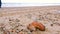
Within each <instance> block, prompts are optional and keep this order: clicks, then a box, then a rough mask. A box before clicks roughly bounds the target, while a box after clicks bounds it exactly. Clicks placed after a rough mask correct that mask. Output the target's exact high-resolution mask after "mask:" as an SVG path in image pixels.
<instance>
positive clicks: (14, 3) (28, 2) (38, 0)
mask: <svg viewBox="0 0 60 34" xmlns="http://www.w3.org/2000/svg"><path fill="white" fill-rule="evenodd" d="M7 3H8V4H7ZM51 5H60V0H2V7H20V6H22V7H23V6H51Z"/></svg>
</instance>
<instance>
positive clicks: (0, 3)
mask: <svg viewBox="0 0 60 34" xmlns="http://www.w3.org/2000/svg"><path fill="white" fill-rule="evenodd" d="M0 8H1V0H0Z"/></svg>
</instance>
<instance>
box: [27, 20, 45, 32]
mask: <svg viewBox="0 0 60 34" xmlns="http://www.w3.org/2000/svg"><path fill="white" fill-rule="evenodd" d="M27 28H28V29H29V30H34V29H35V30H36V29H37V28H38V29H39V30H41V31H44V30H45V26H44V25H43V24H42V23H38V22H35V21H34V22H32V23H31V24H29V25H28V27H27Z"/></svg>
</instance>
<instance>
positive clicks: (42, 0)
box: [2, 0, 60, 3]
mask: <svg viewBox="0 0 60 34" xmlns="http://www.w3.org/2000/svg"><path fill="white" fill-rule="evenodd" d="M2 3H60V0H2Z"/></svg>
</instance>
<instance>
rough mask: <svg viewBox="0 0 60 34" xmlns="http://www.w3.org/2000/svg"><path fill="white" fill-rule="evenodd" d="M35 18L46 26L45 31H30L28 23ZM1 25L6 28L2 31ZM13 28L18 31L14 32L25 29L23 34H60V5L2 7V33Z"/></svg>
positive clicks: (15, 33) (0, 12)
mask: <svg viewBox="0 0 60 34" xmlns="http://www.w3.org/2000/svg"><path fill="white" fill-rule="evenodd" d="M35 20H36V21H38V22H41V23H42V24H43V25H44V26H45V31H40V30H37V31H33V32H30V31H29V30H28V29H27V26H28V24H30V23H31V22H33V21H35ZM1 24H2V26H1ZM18 25H20V26H18ZM21 25H22V26H21ZM16 26H18V27H16ZM1 27H4V28H5V29H3V30H2V31H1ZM11 29H14V30H15V31H16V32H13V33H12V34H17V29H18V31H21V29H23V30H24V31H22V32H23V34H60V6H35V7H34V6H32V7H8V8H5V7H4V8H0V32H1V33H0V34H4V32H5V31H6V32H7V31H9V30H11ZM26 31H27V32H26ZM7 33H8V32H7ZM10 34H11V32H10Z"/></svg>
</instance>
